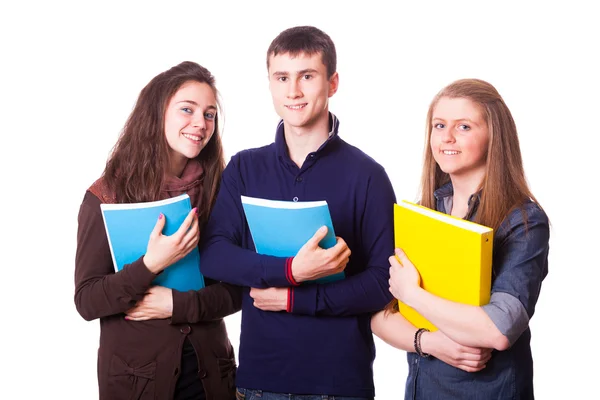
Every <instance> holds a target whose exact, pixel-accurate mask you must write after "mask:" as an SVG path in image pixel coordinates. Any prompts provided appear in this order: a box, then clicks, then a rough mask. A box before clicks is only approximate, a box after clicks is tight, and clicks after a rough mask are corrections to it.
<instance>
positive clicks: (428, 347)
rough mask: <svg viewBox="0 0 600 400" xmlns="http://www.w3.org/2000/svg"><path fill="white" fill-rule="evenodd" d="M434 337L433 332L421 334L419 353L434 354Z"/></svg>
mask: <svg viewBox="0 0 600 400" xmlns="http://www.w3.org/2000/svg"><path fill="white" fill-rule="evenodd" d="M434 342H435V335H434V334H433V332H430V331H424V332H423V333H421V351H422V352H423V353H425V354H433V353H435V350H434V349H435V343H434Z"/></svg>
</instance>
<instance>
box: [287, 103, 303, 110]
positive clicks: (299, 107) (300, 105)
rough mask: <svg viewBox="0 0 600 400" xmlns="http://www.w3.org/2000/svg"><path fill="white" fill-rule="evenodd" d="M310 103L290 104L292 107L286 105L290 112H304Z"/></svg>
mask: <svg viewBox="0 0 600 400" xmlns="http://www.w3.org/2000/svg"><path fill="white" fill-rule="evenodd" d="M307 104H308V103H303V104H290V105H286V106H285V107H286V108H288V109H290V110H294V111H297V110H302V109H303V108H304V107H306V105H307Z"/></svg>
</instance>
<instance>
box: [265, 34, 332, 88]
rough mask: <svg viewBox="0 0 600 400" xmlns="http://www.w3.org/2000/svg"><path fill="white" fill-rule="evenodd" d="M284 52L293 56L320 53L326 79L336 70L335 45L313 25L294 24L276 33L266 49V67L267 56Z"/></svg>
mask: <svg viewBox="0 0 600 400" xmlns="http://www.w3.org/2000/svg"><path fill="white" fill-rule="evenodd" d="M286 53H289V54H290V55H291V56H293V57H295V56H298V55H300V54H302V53H304V54H307V55H314V54H318V53H321V61H323V65H325V68H326V69H327V79H329V78H331V76H332V75H333V74H334V73H335V72H336V68H337V54H336V52H335V45H334V44H333V41H332V40H331V38H330V37H329V35H327V34H326V33H325V32H323V31H322V30H320V29H318V28H315V27H314V26H296V27H293V28H289V29H286V30H285V31H283V32H281V33H280V34H279V35H277V37H276V38H275V39H273V41H272V42H271V45H270V46H269V50H267V69H268V68H269V57H271V56H276V55H278V54H286Z"/></svg>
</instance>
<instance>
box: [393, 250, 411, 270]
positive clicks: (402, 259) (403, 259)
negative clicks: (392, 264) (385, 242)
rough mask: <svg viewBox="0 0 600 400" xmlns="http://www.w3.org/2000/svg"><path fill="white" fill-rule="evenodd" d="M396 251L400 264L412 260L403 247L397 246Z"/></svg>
mask: <svg viewBox="0 0 600 400" xmlns="http://www.w3.org/2000/svg"><path fill="white" fill-rule="evenodd" d="M394 253H395V255H396V259H397V260H398V262H399V264H400V265H402V266H403V265H405V264H406V263H407V262H410V260H409V259H408V257H407V256H406V253H405V252H404V251H403V250H402V249H398V248H396V249H395V251H394Z"/></svg>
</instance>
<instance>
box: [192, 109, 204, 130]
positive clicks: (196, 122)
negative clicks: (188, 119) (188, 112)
mask: <svg viewBox="0 0 600 400" xmlns="http://www.w3.org/2000/svg"><path fill="white" fill-rule="evenodd" d="M192 126H193V127H194V128H200V129H202V130H204V129H206V119H205V118H204V114H203V113H202V114H198V115H195V116H194V118H193V120H192Z"/></svg>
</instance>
